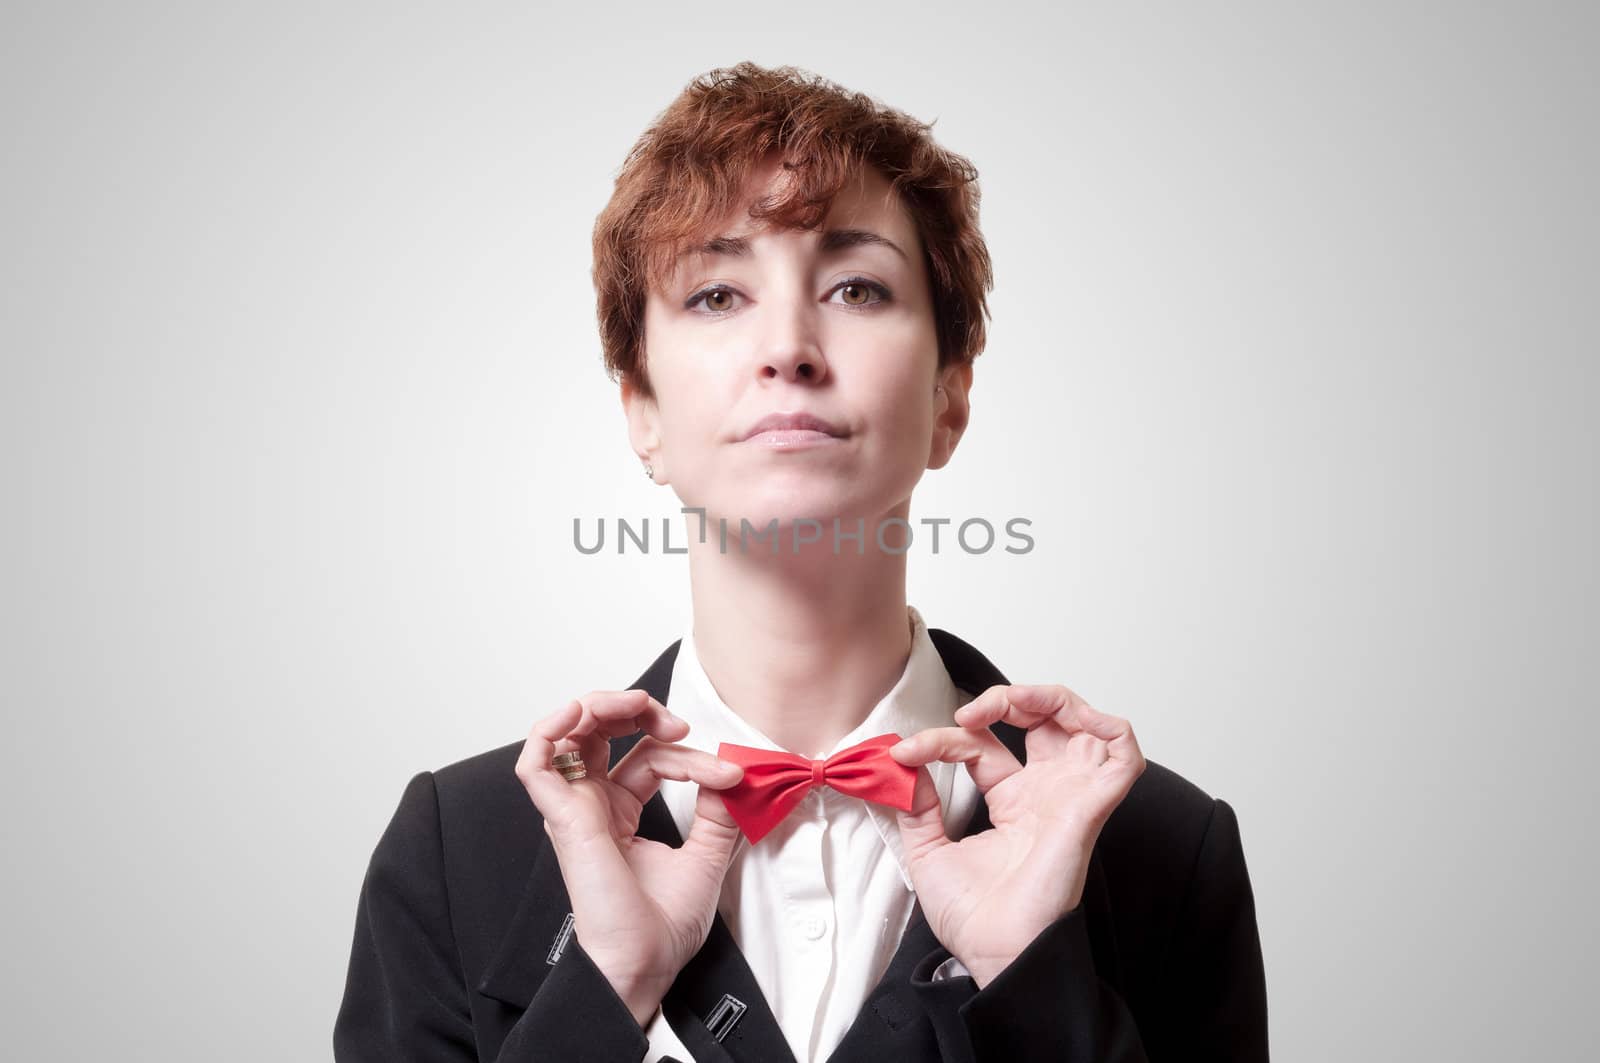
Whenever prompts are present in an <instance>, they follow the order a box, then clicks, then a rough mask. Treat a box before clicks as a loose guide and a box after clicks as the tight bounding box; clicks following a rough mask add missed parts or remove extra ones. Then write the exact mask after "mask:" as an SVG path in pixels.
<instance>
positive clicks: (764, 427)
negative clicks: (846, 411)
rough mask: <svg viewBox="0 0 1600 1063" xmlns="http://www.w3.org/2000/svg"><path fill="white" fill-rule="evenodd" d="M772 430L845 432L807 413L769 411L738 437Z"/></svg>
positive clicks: (840, 434) (836, 433)
mask: <svg viewBox="0 0 1600 1063" xmlns="http://www.w3.org/2000/svg"><path fill="white" fill-rule="evenodd" d="M772 431H800V432H822V433H825V434H827V435H830V436H843V435H844V434H845V432H844V429H843V428H840V427H839V426H838V425H836V424H834V423H832V422H831V421H824V420H823V419H822V418H820V417H814V416H812V415H811V414H809V413H769V414H767V416H765V417H763V418H761V420H759V421H757V422H756V423H755V424H753V425H751V426H750V427H749V428H748V429H746V430H745V433H744V435H743V436H741V437H740V439H741V440H745V439H749V438H751V437H752V436H757V435H760V434H761V433H762V432H772Z"/></svg>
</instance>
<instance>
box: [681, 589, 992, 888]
mask: <svg viewBox="0 0 1600 1063" xmlns="http://www.w3.org/2000/svg"><path fill="white" fill-rule="evenodd" d="M906 612H907V619H908V621H909V623H910V625H911V655H910V657H909V658H908V659H907V660H906V667H905V670H904V671H903V672H902V673H901V675H900V678H899V679H898V680H897V681H896V682H895V684H894V686H893V687H892V688H890V690H889V692H888V693H887V694H885V695H884V696H883V698H882V700H880V701H879V702H878V704H877V705H875V706H873V708H872V711H870V712H869V713H867V716H866V718H865V719H863V720H862V721H861V723H860V724H859V725H858V726H857V727H856V728H855V729H854V730H852V731H851V732H850V733H849V734H847V735H845V736H844V737H843V738H841V739H839V741H838V742H837V743H836V744H835V745H834V747H833V748H832V749H830V750H829V751H828V752H827V754H826V755H827V756H832V755H833V754H834V753H837V752H839V751H840V750H842V749H848V748H849V747H850V746H853V745H855V744H857V743H858V742H863V741H865V740H866V739H868V738H872V737H874V736H875V735H880V734H885V733H888V732H891V731H892V732H894V733H895V734H898V735H900V736H901V737H902V738H906V737H909V736H911V735H913V734H916V733H917V732H919V731H924V730H927V729H928V728H930V727H950V726H954V723H955V720H954V717H955V711H956V709H958V708H960V707H961V706H962V705H963V704H965V703H966V702H967V701H969V700H971V695H969V694H967V693H966V692H965V691H963V690H961V689H960V688H958V687H957V686H956V685H955V683H954V682H952V681H951V679H950V673H949V672H948V671H946V669H945V667H944V659H943V658H941V657H940V656H939V650H938V648H937V647H935V646H934V644H933V640H932V639H931V638H930V637H929V636H928V628H927V625H926V624H925V623H924V622H923V619H922V614H921V613H919V612H918V611H917V610H916V608H915V607H913V606H907V607H906ZM667 707H668V708H669V709H671V711H672V713H673V714H674V715H676V716H680V717H682V718H683V719H684V720H686V721H688V723H689V734H688V735H687V736H686V737H685V738H684V739H683V740H682V742H681V744H682V745H685V746H690V747H692V748H694V749H702V750H705V751H706V752H709V753H715V752H716V751H717V746H718V745H719V744H720V743H722V742H732V743H737V744H739V745H746V746H754V747H756V748H758V749H774V750H776V749H782V748H783V747H781V746H779V745H778V744H777V743H776V742H774V741H773V740H772V739H771V738H768V737H767V736H766V735H765V734H764V733H762V732H761V731H760V730H759V729H757V728H756V727H755V726H754V725H752V724H751V723H750V722H749V721H747V720H745V719H744V718H743V717H742V716H740V715H739V714H737V713H736V712H734V711H733V710H732V709H730V708H729V707H728V706H727V705H726V704H725V703H724V702H723V701H722V698H721V697H719V696H718V694H717V692H716V688H715V687H713V686H712V685H711V680H710V679H709V678H708V677H707V676H706V673H705V670H704V668H702V667H701V664H700V658H699V656H698V654H697V653H696V652H695V645H694V632H693V631H692V630H691V631H689V632H688V633H686V634H685V635H684V636H683V641H682V644H681V645H680V646H679V648H678V656H677V659H676V660H675V661H674V662H673V666H672V681H671V686H670V687H669V693H668V696H667ZM791 752H792V751H791ZM928 768H929V771H930V772H932V774H933V782H934V788H935V789H936V790H937V791H938V794H939V803H940V805H941V807H942V808H943V809H944V819H945V832H946V833H947V834H949V835H950V836H952V837H954V836H956V835H957V834H958V833H959V832H960V831H961V830H962V829H964V828H965V826H966V824H967V820H968V819H969V818H970V817H971V814H972V811H973V807H974V805H975V803H976V802H975V801H974V800H973V799H972V798H973V796H974V794H975V791H973V789H972V787H970V786H967V787H960V788H958V787H956V786H955V785H954V783H955V778H956V771H957V769H960V768H962V766H961V765H957V764H945V763H937V762H936V763H933V764H930V765H929V766H928ZM695 792H696V787H695V786H694V785H693V784H683V783H678V784H673V781H672V780H667V781H664V782H663V783H662V797H663V799H665V800H666V802H667V806H668V808H669V809H670V810H671V811H672V816H673V819H674V820H675V821H676V823H677V826H678V833H679V835H680V836H681V837H687V836H688V833H689V827H690V824H692V823H693V822H694V803H695ZM825 793H826V798H825V799H826V800H828V801H830V802H832V801H836V800H843V801H853V802H856V803H857V804H859V805H860V806H862V807H864V808H865V810H866V812H867V815H868V816H869V817H870V818H871V819H872V822H873V824H874V825H875V826H876V827H877V829H878V834H879V836H880V837H882V839H883V843H884V845H885V846H886V847H887V848H888V850H889V852H890V853H891V854H893V856H894V859H895V863H896V864H897V865H898V866H899V869H900V877H901V879H902V881H904V883H905V886H906V889H908V890H909V889H912V885H911V874H910V872H909V871H908V870H907V867H906V862H905V854H904V852H903V850H902V847H901V843H900V827H899V824H898V823H897V822H896V820H895V812H894V809H892V808H888V807H886V806H883V805H879V804H876V803H874V802H871V801H863V800H861V799H860V798H851V797H848V796H846V795H844V794H840V793H838V792H837V791H834V790H826V791H825ZM953 793H954V794H955V795H956V798H957V799H956V800H955V801H954V802H952V794H953ZM739 844H740V845H741V846H745V845H748V844H749V843H748V842H747V841H745V840H744V839H742V838H741V839H740V843H739Z"/></svg>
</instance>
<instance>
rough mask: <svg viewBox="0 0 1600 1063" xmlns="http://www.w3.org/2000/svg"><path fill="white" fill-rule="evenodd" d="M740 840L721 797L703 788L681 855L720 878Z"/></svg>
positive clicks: (731, 859) (708, 788)
mask: <svg viewBox="0 0 1600 1063" xmlns="http://www.w3.org/2000/svg"><path fill="white" fill-rule="evenodd" d="M734 767H736V768H737V767H738V765H737V764H735V765H734ZM739 774H740V776H741V777H742V776H743V774H744V769H743V768H739ZM743 837H744V834H743V832H741V831H740V830H739V825H738V824H737V823H735V822H734V819H733V815H732V814H731V813H729V811H728V806H727V804H725V803H724V802H723V800H722V795H721V794H720V793H718V792H717V791H716V790H714V789H712V788H711V787H709V786H705V785H702V786H701V787H700V792H699V793H698V794H697V795H696V797H695V802H694V822H693V823H691V824H689V836H688V837H687V838H685V839H684V840H683V849H684V851H686V852H687V853H689V855H690V856H691V858H693V859H697V860H702V861H704V862H705V864H706V865H707V866H708V867H710V868H712V869H714V870H715V872H716V874H717V877H718V878H721V876H722V874H723V873H724V872H726V871H727V870H728V865H729V864H731V863H732V862H733V853H734V850H735V849H736V848H738V845H739V839H741V838H743Z"/></svg>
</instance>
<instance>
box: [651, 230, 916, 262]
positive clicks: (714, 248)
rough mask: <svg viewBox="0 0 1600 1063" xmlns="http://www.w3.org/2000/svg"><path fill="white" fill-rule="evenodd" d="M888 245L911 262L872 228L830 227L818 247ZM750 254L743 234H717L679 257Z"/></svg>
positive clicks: (834, 249) (827, 249) (831, 250)
mask: <svg viewBox="0 0 1600 1063" xmlns="http://www.w3.org/2000/svg"><path fill="white" fill-rule="evenodd" d="M872 246H877V247H887V248H888V249H889V250H891V251H893V252H894V253H895V254H897V255H899V256H900V257H901V258H902V259H905V261H907V262H910V261H911V260H910V259H909V258H907V256H906V253H905V252H904V251H902V250H900V245H899V244H897V243H895V242H894V241H893V240H891V239H889V238H888V237H886V236H879V235H878V234H877V233H875V232H872V231H871V230H870V229H829V230H828V231H827V232H824V233H823V234H822V240H821V241H820V242H819V243H818V245H817V249H818V250H819V251H821V252H822V253H823V254H825V255H828V254H835V253H837V252H839V251H845V250H848V249H849V248H852V247H872ZM748 254H750V241H749V240H748V239H746V238H744V237H742V236H716V237H712V238H711V239H710V240H707V241H706V242H705V243H703V244H699V245H697V246H695V247H690V248H688V249H687V250H686V251H684V252H683V254H681V255H679V256H678V257H679V258H685V257H688V256H690V255H729V256H732V257H735V258H738V257H741V256H744V255H748Z"/></svg>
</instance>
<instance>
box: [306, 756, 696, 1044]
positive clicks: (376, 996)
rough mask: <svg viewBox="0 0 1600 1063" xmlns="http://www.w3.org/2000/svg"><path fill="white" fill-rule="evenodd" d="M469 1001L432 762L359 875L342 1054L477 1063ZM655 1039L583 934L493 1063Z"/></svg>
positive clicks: (339, 1039)
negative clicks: (596, 962)
mask: <svg viewBox="0 0 1600 1063" xmlns="http://www.w3.org/2000/svg"><path fill="white" fill-rule="evenodd" d="M468 1000H469V997H468V992H467V980H466V976H465V974H464V971H463V968H462V965H461V959H460V955H459V953H458V951H457V949H456V944H455V933H454V930H453V929H452V927H451V921H450V903H449V896H448V894H447V893H446V890H445V876H444V847H443V844H442V841H441V835H440V828H439V803H438V793H437V791H436V790H435V789H434V781H433V774H432V773H431V772H426V771H425V772H421V773H419V774H417V775H416V776H415V777H414V778H412V780H411V782H410V783H409V784H408V785H407V786H406V789H405V793H404V794H403V795H402V796H401V798H400V806H399V808H397V809H396V810H395V813H394V817H393V818H392V819H391V820H390V822H389V826H388V827H387V829H385V830H384V832H383V836H382V837H381V838H380V839H379V840H378V845H377V848H376V849H375V850H374V851H373V854H372V860H371V862H370V863H369V864H368V867H367V873H366V878H365V880H364V881H363V882H362V885H361V897H360V901H359V902H358V904H357V907H356V929H355V942H354V945H353V946H352V948H351V950H350V968H349V973H348V975H347V976H346V980H345V992H344V1000H343V1002H342V1003H341V1005H340V1007H339V1013H338V1017H337V1019H336V1020H335V1023H334V1028H333V1056H334V1060H335V1061H336V1063H379V1061H382V1063H423V1061H426V1063H478V1061H479V1055H478V1050H477V1044H476V1036H475V1033H474V1030H473V1024H472V1013H471V1009H470V1007H469V1005H468ZM648 1047H649V1039H648V1038H647V1037H646V1036H645V1032H644V1030H643V1028H641V1027H640V1026H639V1024H638V1023H637V1022H636V1021H635V1020H634V1018H633V1013H632V1012H630V1011H629V1010H628V1006H627V1004H626V1003H624V1002H623V1000H622V998H621V997H620V996H618V995H617V992H616V990H615V989H614V988H613V987H612V985H611V983H610V982H609V981H608V980H607V979H606V977H605V975H604V974H602V973H601V972H600V969H599V968H597V967H596V966H595V965H594V963H593V961H592V960H590V958H589V955H588V953H586V952H584V951H583V947H582V945H581V944H579V942H578V940H577V937H576V936H574V937H573V938H572V939H571V940H570V941H569V942H568V944H567V947H566V948H565V949H564V950H563V951H562V954H561V958H560V959H559V960H558V961H557V962H556V965H555V966H554V967H553V968H552V969H551V971H550V973H549V974H548V975H547V976H546V977H545V979H544V981H543V983H541V985H540V986H539V989H538V991H537V992H536V993H535V994H534V998H533V1000H532V1001H531V1002H529V1005H528V1008H527V1010H526V1011H524V1012H523V1014H522V1017H521V1018H520V1019H518V1020H517V1023H516V1025H515V1026H513V1027H512V1028H511V1030H510V1032H509V1033H508V1034H507V1035H506V1039H505V1041H504V1042H503V1043H502V1044H501V1046H500V1051H499V1052H498V1053H497V1054H496V1056H495V1058H494V1060H493V1061H484V1063H534V1061H536V1060H538V1061H543V1060H550V1059H605V1060H617V1061H634V1063H637V1061H639V1060H642V1059H644V1056H645V1053H646V1050H647V1049H648ZM668 1063H675V1061H671V1060H670V1057H669V1060H668Z"/></svg>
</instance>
